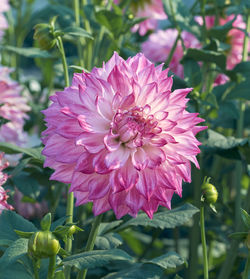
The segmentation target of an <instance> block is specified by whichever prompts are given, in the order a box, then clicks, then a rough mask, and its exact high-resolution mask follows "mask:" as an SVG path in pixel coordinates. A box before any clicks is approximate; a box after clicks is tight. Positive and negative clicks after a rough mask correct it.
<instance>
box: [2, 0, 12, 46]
mask: <svg viewBox="0 0 250 279" xmlns="http://www.w3.org/2000/svg"><path fill="white" fill-rule="evenodd" d="M9 9H10V6H9V3H8V0H1V4H0V41H1V39H2V36H3V34H4V30H5V29H7V28H8V26H9V25H8V21H7V20H6V18H5V16H4V14H3V13H4V12H7V11H8V10H9Z"/></svg>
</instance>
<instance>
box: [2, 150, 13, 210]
mask: <svg viewBox="0 0 250 279" xmlns="http://www.w3.org/2000/svg"><path fill="white" fill-rule="evenodd" d="M3 156H4V154H3V153H0V214H1V213H2V211H3V210H12V209H13V207H12V206H11V205H9V204H8V203H7V199H8V195H7V192H6V191H5V190H4V188H3V187H2V185H3V184H4V183H5V182H6V181H7V179H8V175H7V174H6V173H3V172H2V171H3V170H4V169H5V168H7V167H8V165H9V164H8V162H6V161H5V160H4V158H3Z"/></svg>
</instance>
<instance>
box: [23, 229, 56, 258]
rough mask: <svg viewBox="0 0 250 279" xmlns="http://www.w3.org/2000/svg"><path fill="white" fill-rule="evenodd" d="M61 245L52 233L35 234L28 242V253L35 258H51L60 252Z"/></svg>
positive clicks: (40, 232)
mask: <svg viewBox="0 0 250 279" xmlns="http://www.w3.org/2000/svg"><path fill="white" fill-rule="evenodd" d="M60 248H61V247H60V243H59V241H58V240H57V239H56V237H55V236H54V235H53V233H52V232H50V231H39V232H35V233H34V234H33V235H32V236H31V238H30V239H29V242H28V253H29V255H30V256H31V257H34V258H49V257H51V256H55V255H56V254H57V253H58V252H59V250H60Z"/></svg>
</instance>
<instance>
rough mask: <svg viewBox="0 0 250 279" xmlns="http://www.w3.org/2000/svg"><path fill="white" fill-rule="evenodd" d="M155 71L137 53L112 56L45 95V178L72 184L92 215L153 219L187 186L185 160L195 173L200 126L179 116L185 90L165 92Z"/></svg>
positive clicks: (193, 116)
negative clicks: (49, 171) (47, 102)
mask: <svg viewBox="0 0 250 279" xmlns="http://www.w3.org/2000/svg"><path fill="white" fill-rule="evenodd" d="M162 67H163V65H159V66H157V67H155V66H154V64H153V63H151V62H150V61H149V60H147V59H146V58H145V57H144V55H143V54H137V55H136V56H135V57H132V58H128V59H127V60H126V61H125V60H123V59H122V58H121V57H120V56H119V55H118V54H117V53H114V55H113V56H112V58H111V59H110V60H109V61H108V62H107V63H106V64H104V65H103V67H102V68H94V69H93V70H92V72H91V73H84V72H83V73H82V74H75V75H74V78H73V82H72V85H71V86H70V87H68V88H65V89H64V91H61V92H56V94H55V95H54V96H52V97H51V101H52V102H53V103H52V105H51V106H50V107H49V108H48V109H46V110H45V111H43V113H44V115H45V121H46V122H47V130H45V131H44V132H43V143H44V144H45V148H44V149H43V152H42V153H43V154H44V155H45V156H46V160H45V164H44V165H45V167H51V168H53V169H55V172H54V174H53V175H52V176H51V179H52V180H58V181H61V182H64V183H71V189H70V191H72V192H74V195H75V197H76V199H77V201H76V205H80V204H84V203H87V202H93V211H94V214H95V215H98V214H101V213H103V212H105V211H107V210H110V209H113V210H114V212H115V214H116V217H117V218H121V217H122V216H124V215H125V214H130V215H131V216H136V215H137V213H138V211H139V210H143V211H145V212H146V213H147V214H148V216H149V217H150V218H152V217H153V213H154V212H155V211H156V210H157V208H158V206H159V205H162V206H165V207H168V208H170V207H171V198H172V195H173V194H174V193H177V194H178V195H180V196H181V193H182V181H183V180H184V181H186V182H190V181H191V165H190V161H191V162H193V163H194V164H195V165H196V167H199V164H198V162H197V160H196V155H197V154H198V153H199V152H200V150H199V148H198V145H200V142H199V141H198V140H197V139H196V138H195V135H196V134H197V133H198V132H199V131H201V130H204V129H205V128H206V127H201V126H196V124H198V123H200V122H202V121H203V119H201V118H198V117H197V115H198V113H189V112H187V111H186V103H187V101H188V99H186V95H187V94H188V93H189V92H190V91H191V90H192V89H191V88H186V89H178V90H175V91H173V92H171V87H172V82H173V80H172V77H168V69H167V70H164V71H162ZM62 151H63V152H62Z"/></svg>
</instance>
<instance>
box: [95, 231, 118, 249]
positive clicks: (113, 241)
mask: <svg viewBox="0 0 250 279" xmlns="http://www.w3.org/2000/svg"><path fill="white" fill-rule="evenodd" d="M121 244H122V237H121V236H120V235H119V234H118V233H107V234H105V235H103V236H97V237H96V240H95V246H96V247H97V248H98V249H105V250H108V249H114V248H116V247H118V246H119V245H121Z"/></svg>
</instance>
